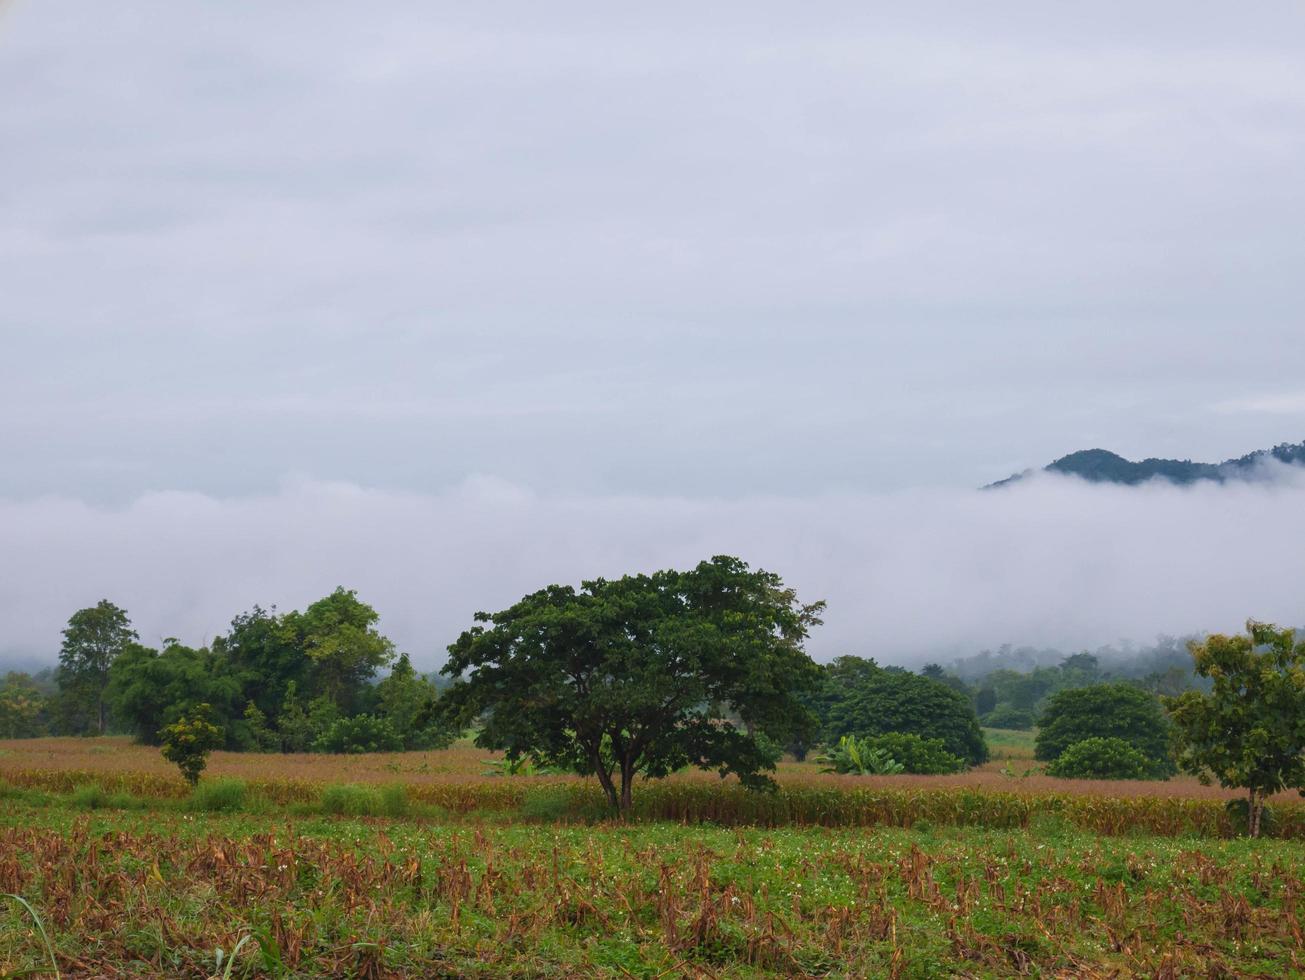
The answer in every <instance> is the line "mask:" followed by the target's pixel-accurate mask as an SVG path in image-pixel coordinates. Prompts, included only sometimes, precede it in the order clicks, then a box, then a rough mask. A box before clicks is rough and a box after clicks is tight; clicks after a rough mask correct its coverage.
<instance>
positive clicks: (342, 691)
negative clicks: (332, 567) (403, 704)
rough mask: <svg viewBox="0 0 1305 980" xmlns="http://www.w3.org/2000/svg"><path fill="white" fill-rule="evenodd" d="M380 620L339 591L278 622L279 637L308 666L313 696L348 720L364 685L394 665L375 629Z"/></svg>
mask: <svg viewBox="0 0 1305 980" xmlns="http://www.w3.org/2000/svg"><path fill="white" fill-rule="evenodd" d="M379 619H380V614H379V613H378V612H377V611H376V610H375V609H373V608H372V607H371V606H369V605H367V603H365V602H362V601H361V600H360V599H359V598H358V594H357V593H356V592H354V591H352V590H349V589H344V588H338V589H336V590H335V591H334V592H332V593H331V594H330V595H329V596H327V597H326V598H324V599H319V600H318V601H317V602H314V603H313V604H312V605H310V606H309V607H308V608H307V609H305V610H304V611H303V612H302V613H300V612H292V613H288V614H287V615H286V616H285V617H283V619H282V623H281V630H282V635H283V637H285V638H288V639H289V640H290V641H291V643H292V644H293V646H294V647H295V648H296V649H297V650H300V651H302V653H303V656H304V657H306V658H307V660H308V667H309V670H308V674H309V677H310V678H311V681H312V683H311V687H312V689H313V693H314V694H318V695H325V696H326V697H329V698H330V699H331V700H332V701H334V702H335V704H336V705H338V706H339V708H340V710H341V712H342V713H345V714H348V713H350V712H352V711H354V710H355V709H357V708H358V707H359V706H360V705H359V700H360V697H361V695H362V693H363V689H364V687H365V685H366V684H367V682H368V681H369V680H370V679H371V678H372V677H373V676H374V675H375V673H376V671H377V670H378V669H379V668H381V667H384V666H386V665H387V664H388V663H389V662H390V661H391V660H393V659H394V644H393V643H391V642H390V641H389V640H388V639H387V638H386V637H384V636H382V635H381V633H380V632H379V631H378V630H377V629H376V623H377V621H378V620H379Z"/></svg>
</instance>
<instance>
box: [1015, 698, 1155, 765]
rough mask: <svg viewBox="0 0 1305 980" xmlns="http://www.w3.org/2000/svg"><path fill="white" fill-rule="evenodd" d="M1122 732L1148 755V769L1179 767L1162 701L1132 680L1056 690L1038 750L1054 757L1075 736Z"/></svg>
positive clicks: (1042, 721) (1046, 758)
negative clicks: (1171, 754)
mask: <svg viewBox="0 0 1305 980" xmlns="http://www.w3.org/2000/svg"><path fill="white" fill-rule="evenodd" d="M1088 738H1120V739H1123V740H1124V741H1125V742H1127V743H1128V744H1129V745H1131V746H1132V747H1133V748H1135V749H1137V750H1138V751H1139V752H1141V753H1142V755H1143V756H1145V757H1146V759H1147V765H1148V775H1152V776H1157V777H1161V778H1167V777H1169V776H1171V775H1173V773H1174V764H1173V761H1172V760H1171V759H1170V757H1169V723H1168V721H1166V719H1165V716H1164V712H1163V710H1162V709H1161V707H1160V702H1159V701H1158V700H1157V699H1156V698H1155V697H1154V696H1153V695H1150V694H1148V693H1147V692H1145V691H1143V690H1140V689H1138V688H1136V687H1131V686H1129V685H1128V684H1094V685H1092V686H1091V687H1080V688H1075V689H1073V690H1067V691H1059V692H1057V693H1056V694H1054V695H1052V697H1051V699H1050V700H1049V701H1048V703H1047V707H1046V710H1045V711H1044V712H1043V713H1042V718H1041V719H1040V721H1039V728H1038V736H1037V741H1036V743H1035V749H1034V756H1035V757H1036V758H1037V759H1039V760H1040V761H1042V762H1052V761H1054V760H1055V759H1057V758H1059V757H1060V754H1061V753H1062V752H1064V751H1065V750H1066V749H1068V748H1069V747H1070V746H1071V745H1073V744H1074V743H1075V742H1081V741H1083V740H1084V739H1088Z"/></svg>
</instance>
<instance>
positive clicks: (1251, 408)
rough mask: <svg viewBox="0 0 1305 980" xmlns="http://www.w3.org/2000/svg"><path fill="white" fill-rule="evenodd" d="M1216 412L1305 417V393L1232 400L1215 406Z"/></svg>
mask: <svg viewBox="0 0 1305 980" xmlns="http://www.w3.org/2000/svg"><path fill="white" fill-rule="evenodd" d="M1214 411H1215V412H1218V413H1220V414H1223V415H1238V414H1244V413H1246V414H1261V415H1305V391H1287V392H1280V393H1278V394H1273V395H1251V396H1249V397H1247V398H1231V399H1228V400H1226V401H1221V402H1218V403H1217V404H1215V406H1214Z"/></svg>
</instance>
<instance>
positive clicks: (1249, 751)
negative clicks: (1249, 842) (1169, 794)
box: [1165, 621, 1305, 837]
mask: <svg viewBox="0 0 1305 980" xmlns="http://www.w3.org/2000/svg"><path fill="white" fill-rule="evenodd" d="M1188 650H1189V651H1190V652H1191V655H1192V659H1193V661H1195V666H1196V673H1197V674H1198V675H1199V676H1200V677H1205V678H1209V679H1211V680H1212V681H1213V687H1212V689H1211V690H1210V692H1209V693H1208V694H1204V693H1202V692H1200V691H1195V690H1190V691H1185V692H1183V693H1182V694H1180V695H1178V696H1177V697H1172V698H1166V699H1165V703H1166V705H1167V707H1168V708H1169V715H1170V717H1171V718H1172V719H1173V723H1174V736H1175V737H1174V742H1175V752H1176V755H1177V758H1178V765H1179V767H1180V768H1181V769H1182V770H1183V771H1184V772H1188V773H1191V774H1193V775H1195V776H1197V777H1198V778H1199V779H1201V781H1202V782H1206V783H1208V782H1209V781H1210V780H1211V778H1212V777H1213V778H1214V779H1217V780H1218V781H1219V784H1220V785H1221V786H1227V787H1236V788H1239V789H1244V790H1246V793H1247V829H1248V831H1249V833H1250V835H1251V836H1252V837H1258V836H1259V835H1260V828H1261V825H1262V823H1263V819H1264V803H1265V800H1266V799H1267V798H1268V797H1270V796H1272V795H1273V794H1275V793H1279V792H1281V791H1282V790H1284V789H1295V790H1298V791H1299V792H1300V793H1301V795H1303V796H1305V642H1302V643H1297V642H1296V638H1295V632H1294V631H1293V630H1289V629H1283V630H1280V629H1278V628H1277V627H1275V626H1270V625H1268V624H1265V623H1256V622H1253V621H1251V622H1248V623H1247V624H1246V634H1245V635H1238V636H1223V635H1221V634H1215V635H1213V636H1210V637H1208V638H1207V639H1206V641H1205V642H1204V643H1198V642H1196V641H1193V642H1191V643H1189V644H1188Z"/></svg>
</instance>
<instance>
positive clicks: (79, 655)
mask: <svg viewBox="0 0 1305 980" xmlns="http://www.w3.org/2000/svg"><path fill="white" fill-rule="evenodd" d="M136 639H137V637H136V631H135V630H134V629H132V628H131V620H130V619H128V618H127V612H126V610H124V609H119V608H118V607H117V606H115V605H114V604H113V603H112V602H110V601H109V600H108V599H101V600H100V601H99V602H98V603H96V604H95V605H94V606H91V607H89V608H87V609H79V610H78V611H77V612H75V613H73V614H72V616H71V618H69V620H68V627H67V628H66V629H65V630H64V631H63V646H62V647H61V648H60V650H59V674H58V680H59V688H60V691H61V692H63V693H64V694H65V695H66V696H67V697H69V698H70V699H71V700H72V701H73V702H74V703H75V704H76V705H78V707H79V708H80V709H81V710H80V714H81V715H82V717H83V718H84V719H89V723H85V722H84V727H85V728H89V727H92V726H94V727H95V729H96V730H97V731H98V732H99V733H100V734H101V735H103V734H104V732H105V730H106V729H107V727H108V706H107V704H106V703H105V699H104V690H105V688H106V687H107V686H108V683H109V668H110V667H111V666H112V665H113V661H114V660H115V659H116V658H117V657H118V655H119V654H121V653H122V652H123V650H125V649H126V648H127V645H128V644H129V643H133V642H134V641H135V640H136ZM83 730H84V729H83Z"/></svg>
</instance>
